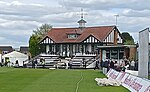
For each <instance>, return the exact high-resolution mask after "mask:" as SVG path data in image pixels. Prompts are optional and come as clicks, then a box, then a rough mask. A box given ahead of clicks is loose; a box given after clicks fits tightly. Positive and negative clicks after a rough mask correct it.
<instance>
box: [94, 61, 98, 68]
mask: <svg viewBox="0 0 150 92" xmlns="http://www.w3.org/2000/svg"><path fill="white" fill-rule="evenodd" d="M95 69H99V61H98V60H97V61H96V63H95V68H94V70H95Z"/></svg>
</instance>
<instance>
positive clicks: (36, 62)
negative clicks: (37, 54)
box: [34, 60, 38, 68]
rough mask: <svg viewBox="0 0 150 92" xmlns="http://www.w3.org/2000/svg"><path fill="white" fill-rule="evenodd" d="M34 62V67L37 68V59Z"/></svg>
mask: <svg viewBox="0 0 150 92" xmlns="http://www.w3.org/2000/svg"><path fill="white" fill-rule="evenodd" d="M34 63H35V67H34V68H37V64H38V62H37V60H35V61H34Z"/></svg>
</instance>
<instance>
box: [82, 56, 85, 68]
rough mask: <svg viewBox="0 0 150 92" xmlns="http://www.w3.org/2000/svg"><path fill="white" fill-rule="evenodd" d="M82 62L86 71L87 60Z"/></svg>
mask: <svg viewBox="0 0 150 92" xmlns="http://www.w3.org/2000/svg"><path fill="white" fill-rule="evenodd" d="M82 62H83V67H84V68H85V69H86V61H85V58H83V59H82Z"/></svg>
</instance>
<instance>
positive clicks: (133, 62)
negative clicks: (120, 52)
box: [131, 60, 135, 70]
mask: <svg viewBox="0 0 150 92" xmlns="http://www.w3.org/2000/svg"><path fill="white" fill-rule="evenodd" d="M134 67H135V61H134V60H132V61H131V70H134Z"/></svg>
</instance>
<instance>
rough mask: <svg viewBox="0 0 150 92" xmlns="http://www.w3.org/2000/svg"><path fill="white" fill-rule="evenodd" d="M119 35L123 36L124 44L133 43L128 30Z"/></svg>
mask: <svg viewBox="0 0 150 92" xmlns="http://www.w3.org/2000/svg"><path fill="white" fill-rule="evenodd" d="M121 35H122V37H123V38H124V42H123V43H124V44H126V45H131V44H134V39H133V37H132V36H131V35H130V34H129V33H128V32H123V33H122V34H121Z"/></svg>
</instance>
